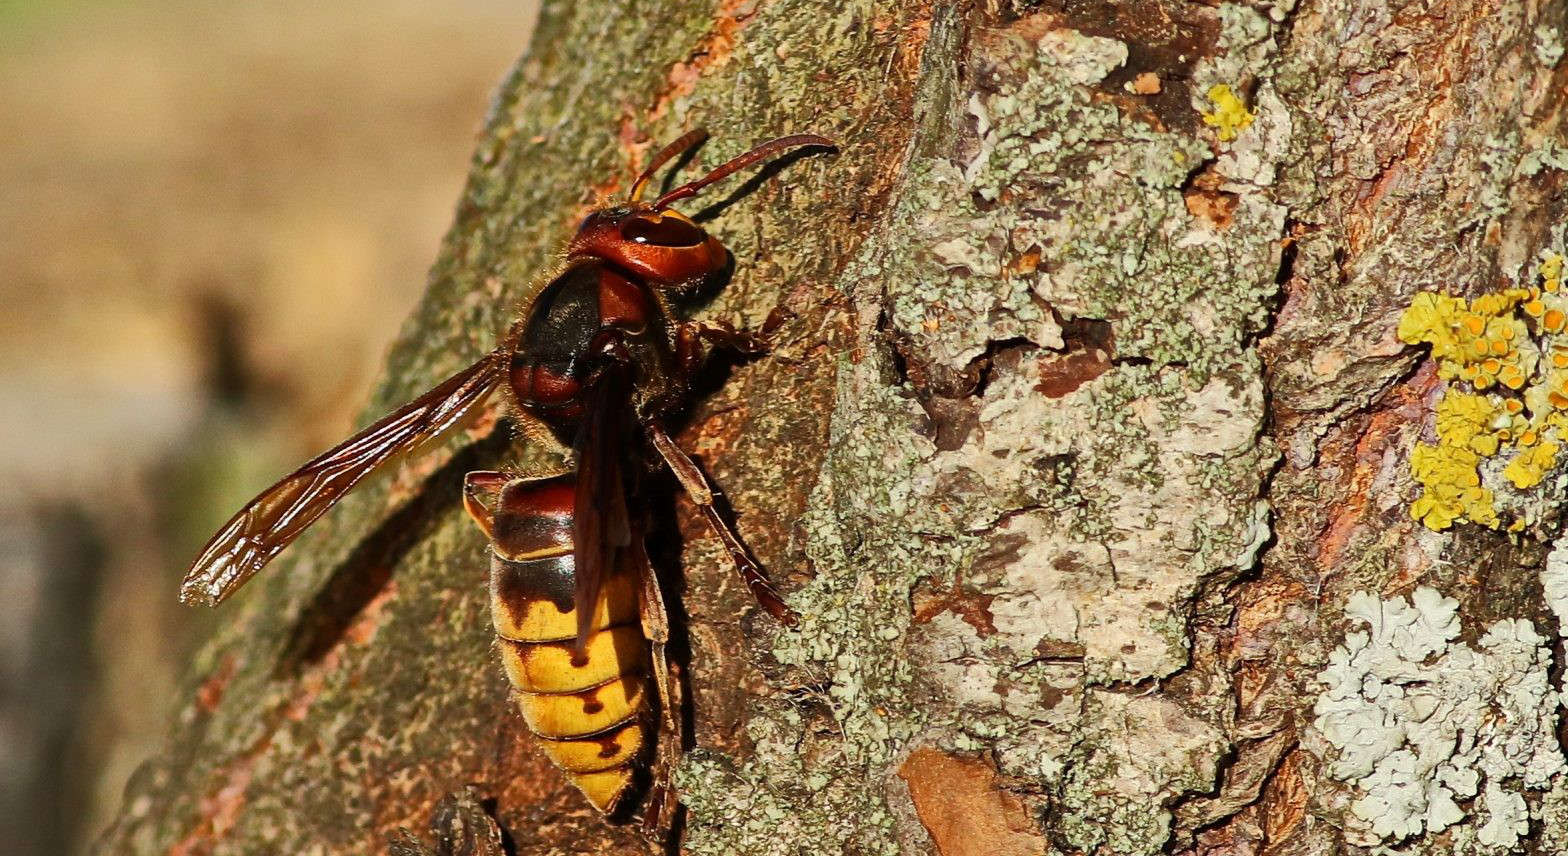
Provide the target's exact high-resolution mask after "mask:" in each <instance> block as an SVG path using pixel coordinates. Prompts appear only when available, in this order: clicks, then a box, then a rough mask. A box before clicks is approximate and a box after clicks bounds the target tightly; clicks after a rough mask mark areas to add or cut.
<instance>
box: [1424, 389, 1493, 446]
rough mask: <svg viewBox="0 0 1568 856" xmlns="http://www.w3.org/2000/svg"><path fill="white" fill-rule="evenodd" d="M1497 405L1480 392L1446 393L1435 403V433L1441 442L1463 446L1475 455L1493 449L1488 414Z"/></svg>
mask: <svg viewBox="0 0 1568 856" xmlns="http://www.w3.org/2000/svg"><path fill="white" fill-rule="evenodd" d="M1496 414H1497V409H1496V408H1495V407H1493V405H1492V403H1491V402H1490V401H1488V400H1487V398H1486V396H1483V395H1465V394H1464V393H1449V394H1448V395H1445V396H1443V400H1442V401H1439V402H1438V403H1437V437H1438V440H1439V441H1440V442H1441V444H1442V445H1444V446H1458V447H1461V448H1467V449H1469V450H1471V451H1472V452H1475V453H1476V454H1478V455H1494V454H1496V453H1497V438H1496V437H1494V436H1492V434H1491V431H1492V425H1491V423H1492V418H1493V417H1494V416H1495V415H1496Z"/></svg>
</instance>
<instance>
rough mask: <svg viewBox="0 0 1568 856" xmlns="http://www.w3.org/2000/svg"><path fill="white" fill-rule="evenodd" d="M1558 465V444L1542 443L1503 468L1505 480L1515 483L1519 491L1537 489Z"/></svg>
mask: <svg viewBox="0 0 1568 856" xmlns="http://www.w3.org/2000/svg"><path fill="white" fill-rule="evenodd" d="M1555 463H1557V444H1556V443H1542V444H1540V445H1538V446H1529V447H1528V448H1525V449H1524V450H1522V451H1521V452H1520V453H1519V454H1518V455H1516V456H1515V457H1514V459H1513V460H1512V461H1509V462H1508V466H1506V467H1504V468H1503V478H1506V479H1508V480H1509V481H1511V482H1513V483H1514V487H1516V488H1518V489H1519V490H1524V489H1525V488H1531V487H1535V486H1536V485H1538V484H1540V483H1541V479H1543V478H1546V473H1547V472H1548V471H1549V470H1551V468H1552V465H1553V464H1555Z"/></svg>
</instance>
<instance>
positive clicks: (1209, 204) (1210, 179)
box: [1182, 169, 1238, 230]
mask: <svg viewBox="0 0 1568 856" xmlns="http://www.w3.org/2000/svg"><path fill="white" fill-rule="evenodd" d="M1224 182H1225V178H1224V177H1223V176H1221V175H1220V174H1219V173H1217V172H1215V171H1214V170H1212V169H1206V170H1204V171H1203V172H1201V173H1199V174H1198V175H1197V176H1196V177H1195V178H1193V180H1192V184H1191V185H1190V186H1188V188H1187V189H1186V191H1184V192H1183V193H1182V199H1183V201H1185V202H1186V203H1187V213H1188V214H1191V215H1192V216H1194V217H1196V218H1198V219H1199V220H1207V221H1208V222H1209V223H1210V224H1212V225H1213V226H1214V228H1216V229H1220V230H1224V229H1229V228H1230V224H1231V220H1232V217H1233V215H1234V214H1235V213H1236V204H1237V201H1238V199H1237V196H1236V194H1234V193H1226V192H1225V191H1223V190H1221V189H1220V186H1221V185H1222V184H1224Z"/></svg>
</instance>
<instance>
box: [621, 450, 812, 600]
mask: <svg viewBox="0 0 1568 856" xmlns="http://www.w3.org/2000/svg"><path fill="white" fill-rule="evenodd" d="M646 429H647V432H648V439H649V440H650V441H652V443H653V447H654V448H655V449H657V450H658V451H659V455H660V456H661V457H663V458H664V463H665V464H667V465H668V466H669V468H670V471H671V472H673V473H674V474H675V478H676V480H677V481H679V482H680V483H681V487H682V488H684V489H685V491H686V495H687V496H689V497H691V501H692V502H694V503H696V505H697V508H698V509H700V510H701V511H702V516H703V518H704V519H706V520H707V521H708V528H710V529H712V530H713V534H714V535H717V536H718V538H719V543H721V544H723V545H724V549H725V550H726V551H727V552H728V553H729V554H730V561H732V562H734V563H735V570H737V571H739V572H740V578H741V579H742V580H743V581H745V583H746V588H747V589H750V590H751V596H752V597H754V598H756V599H757V603H758V604H760V605H761V606H762V608H763V609H766V610H767V611H768V613H769V614H770V615H772V616H773V617H774V618H776V619H778V620H779V622H780V623H781V624H784V625H785V626H787V627H794V626H795V625H796V624H798V623H800V616H798V615H796V614H795V611H794V610H792V609H790V608H789V606H788V605H787V604H786V603H784V598H782V597H780V596H779V593H778V590H776V589H774V588H773V584H772V583H770V582H768V577H767V575H766V574H764V573H763V572H762V566H760V565H758V564H757V561H756V560H755V559H753V558H752V557H751V554H749V553H747V552H746V546H745V545H744V544H742V543H741V541H740V536H738V535H736V534H735V530H733V529H731V528H730V525H729V524H728V523H726V522H725V521H724V518H723V517H721V516H719V510H718V509H717V508H715V507H714V505H713V488H712V487H710V486H709V485H708V479H707V477H706V476H704V475H703V474H702V470H700V469H698V468H697V464H696V463H695V462H694V461H692V459H691V458H690V457H688V456H687V454H686V453H685V452H684V451H682V450H681V447H679V446H677V445H675V441H674V440H672V439H670V435H669V434H668V433H666V432H665V430H664V428H663V426H661V425H659V424H658V423H649V424H648V425H647V426H646Z"/></svg>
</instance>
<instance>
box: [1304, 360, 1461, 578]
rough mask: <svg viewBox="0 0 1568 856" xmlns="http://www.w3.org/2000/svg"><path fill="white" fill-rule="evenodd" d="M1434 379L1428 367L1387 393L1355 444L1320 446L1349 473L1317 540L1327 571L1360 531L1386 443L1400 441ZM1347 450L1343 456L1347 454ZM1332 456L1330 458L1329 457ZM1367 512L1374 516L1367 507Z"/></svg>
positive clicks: (1415, 419) (1416, 420) (1418, 416)
mask: <svg viewBox="0 0 1568 856" xmlns="http://www.w3.org/2000/svg"><path fill="white" fill-rule="evenodd" d="M1436 383H1437V374H1436V372H1435V371H1434V370H1433V369H1432V368H1431V366H1428V367H1426V368H1423V369H1422V370H1420V371H1418V372H1417V373H1416V375H1415V376H1414V377H1412V378H1411V379H1410V382H1409V383H1408V384H1406V385H1404V386H1402V387H1396V388H1394V389H1392V390H1390V391H1389V394H1388V396H1387V398H1386V399H1385V401H1386V402H1387V406H1386V407H1384V408H1383V409H1381V410H1378V411H1376V412H1374V413H1373V414H1372V415H1371V419H1370V421H1368V422H1367V424H1366V427H1365V428H1364V429H1363V430H1362V432H1361V434H1360V436H1358V437H1356V438H1355V443H1354V445H1353V446H1351V447H1350V448H1348V449H1345V448H1343V447H1341V449H1340V450H1338V454H1337V455H1335V454H1333V453H1334V452H1335V451H1336V450H1334V449H1333V448H1332V447H1326V448H1325V450H1324V454H1323V458H1324V461H1325V463H1333V464H1334V465H1336V466H1338V467H1340V468H1341V471H1343V472H1348V473H1350V478H1349V479H1348V484H1347V485H1346V490H1345V492H1344V499H1342V500H1341V501H1340V502H1338V503H1337V504H1336V505H1335V506H1334V515H1333V517H1332V518H1330V522H1329V525H1328V527H1327V530H1326V531H1325V532H1324V533H1323V535H1322V536H1321V537H1320V538H1319V539H1318V566H1319V567H1321V568H1323V569H1324V571H1325V572H1330V571H1333V570H1334V568H1335V566H1336V565H1337V564H1338V563H1339V560H1340V557H1341V556H1343V555H1344V554H1345V551H1346V549H1347V548H1348V547H1349V546H1350V543H1351V541H1352V540H1353V539H1354V537H1355V536H1356V535H1357V534H1358V533H1359V532H1361V531H1362V529H1363V528H1364V524H1365V523H1366V519H1367V516H1368V513H1369V512H1368V507H1369V505H1370V504H1371V496H1370V493H1371V489H1372V486H1373V483H1374V480H1375V479H1376V478H1377V475H1378V473H1379V471H1380V470H1381V469H1382V466H1383V455H1384V454H1385V453H1386V452H1387V451H1388V448H1389V446H1390V444H1393V443H1399V442H1401V438H1402V437H1403V436H1404V435H1403V431H1404V430H1405V429H1406V428H1407V427H1408V426H1410V425H1412V424H1418V423H1419V422H1420V421H1421V418H1422V413H1423V411H1424V409H1425V407H1426V404H1425V401H1426V397H1427V394H1428V393H1430V392H1431V390H1432V387H1433V386H1434V385H1436ZM1347 452H1348V454H1347ZM1331 459H1332V460H1331ZM1371 513H1373V514H1375V513H1376V511H1375V510H1373V511H1372V512H1371Z"/></svg>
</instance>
